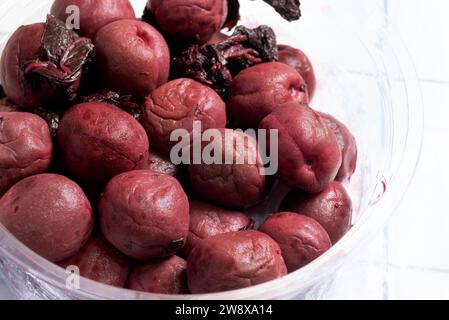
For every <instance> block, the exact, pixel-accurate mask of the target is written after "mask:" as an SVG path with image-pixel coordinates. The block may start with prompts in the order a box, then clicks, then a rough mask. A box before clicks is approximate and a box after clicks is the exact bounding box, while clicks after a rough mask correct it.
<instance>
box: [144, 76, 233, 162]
mask: <svg viewBox="0 0 449 320" xmlns="http://www.w3.org/2000/svg"><path fill="white" fill-rule="evenodd" d="M194 121H201V126H202V130H203V131H205V130H207V129H215V128H224V127H226V106H225V103H224V102H223V100H222V99H221V98H220V96H219V95H218V94H217V93H216V92H215V91H214V90H212V89H211V88H209V87H206V86H204V85H202V84H201V83H199V82H196V81H194V80H191V79H185V78H181V79H177V80H174V81H170V82H168V83H166V84H164V85H162V86H161V87H159V88H157V89H156V90H154V91H153V92H152V93H151V94H150V95H149V96H148V97H147V98H146V100H145V103H144V105H143V114H142V117H141V122H142V125H143V126H144V128H145V130H146V131H147V133H148V136H149V138H150V142H151V145H152V146H153V148H155V149H157V150H159V151H160V152H162V153H163V154H165V155H167V156H168V155H170V151H171V149H172V147H173V146H174V145H176V144H177V141H170V134H171V133H172V132H173V131H174V130H177V129H185V130H187V132H192V131H193V124H194Z"/></svg>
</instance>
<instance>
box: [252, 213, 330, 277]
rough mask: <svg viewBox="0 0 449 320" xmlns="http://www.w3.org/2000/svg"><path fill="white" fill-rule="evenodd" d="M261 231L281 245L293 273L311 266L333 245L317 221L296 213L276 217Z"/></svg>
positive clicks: (288, 267)
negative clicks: (311, 263) (310, 264)
mask: <svg viewBox="0 0 449 320" xmlns="http://www.w3.org/2000/svg"><path fill="white" fill-rule="evenodd" d="M259 231H261V232H263V233H266V234H268V235H269V236H270V237H272V238H273V239H274V240H275V241H276V242H277V243H278V244H279V246H280V247H281V251H282V256H283V257H284V261H285V264H286V265H287V269H288V271H289V272H293V271H296V270H298V269H300V268H302V267H304V266H305V265H307V264H309V263H310V262H312V261H313V260H315V259H316V258H318V257H319V256H321V255H322V254H323V253H325V252H326V251H327V250H329V248H330V247H331V246H332V243H331V240H330V239H329V235H328V234H327V232H326V230H325V229H324V228H323V227H322V226H321V225H320V224H319V223H318V222H317V221H315V220H314V219H312V218H309V217H307V216H304V215H300V214H297V213H294V212H280V213H276V214H274V215H273V216H271V217H269V218H268V219H267V220H266V221H265V222H264V223H263V224H262V226H261V227H260V228H259Z"/></svg>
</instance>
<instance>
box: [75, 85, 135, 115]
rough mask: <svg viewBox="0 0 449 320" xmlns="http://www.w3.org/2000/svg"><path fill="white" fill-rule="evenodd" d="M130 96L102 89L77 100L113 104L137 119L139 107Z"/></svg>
mask: <svg viewBox="0 0 449 320" xmlns="http://www.w3.org/2000/svg"><path fill="white" fill-rule="evenodd" d="M131 98H132V97H131V96H129V95H127V96H121V95H119V94H118V93H115V92H114V91H108V90H103V91H100V92H98V93H95V94H92V95H89V96H84V97H80V98H79V100H80V102H83V103H86V102H100V103H107V104H112V105H115V106H117V107H119V108H120V109H122V110H124V111H126V112H128V113H129V114H131V115H132V116H133V117H134V118H135V119H136V120H138V119H139V118H140V115H141V113H142V112H141V108H140V106H139V105H138V104H137V103H134V102H133V101H132V99H131Z"/></svg>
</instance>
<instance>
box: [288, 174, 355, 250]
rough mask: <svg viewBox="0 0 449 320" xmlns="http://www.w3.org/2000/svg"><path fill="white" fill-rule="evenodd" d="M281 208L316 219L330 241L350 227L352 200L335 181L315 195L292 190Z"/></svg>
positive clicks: (335, 240) (340, 236) (339, 236)
mask: <svg viewBox="0 0 449 320" xmlns="http://www.w3.org/2000/svg"><path fill="white" fill-rule="evenodd" d="M282 208H283V210H288V211H293V212H297V213H300V214H303V215H306V216H309V217H311V218H313V219H315V220H316V221H318V222H319V223H320V224H321V225H322V226H323V227H324V229H326V231H327V233H328V234H329V236H330V238H331V240H332V243H336V242H337V241H338V240H340V239H341V238H342V237H343V236H344V235H345V234H346V232H348V230H349V229H350V228H351V222H352V201H351V198H350V197H349V194H348V193H347V192H346V190H345V188H344V187H343V185H342V184H341V183H339V182H337V181H334V182H332V184H331V185H330V186H329V187H328V188H326V189H325V190H324V191H322V192H321V193H319V194H316V195H311V194H307V193H304V192H302V191H301V190H293V191H292V192H291V193H290V194H289V195H288V196H287V198H286V199H285V200H284V203H283V204H282Z"/></svg>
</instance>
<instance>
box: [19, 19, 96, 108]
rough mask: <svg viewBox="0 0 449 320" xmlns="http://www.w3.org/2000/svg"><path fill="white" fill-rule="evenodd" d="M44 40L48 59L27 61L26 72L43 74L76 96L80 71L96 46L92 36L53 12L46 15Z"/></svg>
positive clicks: (64, 91)
mask: <svg viewBox="0 0 449 320" xmlns="http://www.w3.org/2000/svg"><path fill="white" fill-rule="evenodd" d="M41 44H42V48H43V49H44V51H45V52H46V55H47V60H46V61H41V60H34V61H28V62H26V63H25V64H24V66H23V68H24V72H25V75H26V76H31V75H39V76H40V77H43V78H44V79H45V80H46V81H48V82H49V83H50V84H51V85H53V86H54V87H55V88H57V89H58V91H59V92H62V94H63V95H64V97H65V98H67V100H69V101H71V100H74V99H75V98H76V91H77V86H78V84H79V81H80V79H81V74H82V72H83V71H84V70H85V68H86V66H87V65H88V64H89V63H90V62H91V61H92V60H93V59H94V56H95V46H94V45H93V43H92V41H91V40H90V39H88V38H81V37H79V36H78V34H76V33H75V32H74V31H73V30H70V29H68V28H67V27H66V25H65V23H64V22H63V21H61V20H58V19H57V18H56V17H54V16H52V15H48V16H47V22H46V23H45V29H44V33H43V35H42V39H41Z"/></svg>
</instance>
